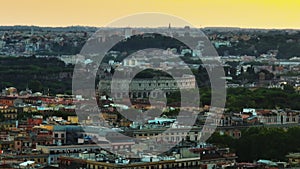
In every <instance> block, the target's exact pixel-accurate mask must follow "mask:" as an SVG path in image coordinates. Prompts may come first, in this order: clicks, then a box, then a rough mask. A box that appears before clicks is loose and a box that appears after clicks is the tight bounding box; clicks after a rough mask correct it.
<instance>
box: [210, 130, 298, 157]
mask: <svg viewBox="0 0 300 169" xmlns="http://www.w3.org/2000/svg"><path fill="white" fill-rule="evenodd" d="M299 137H300V127H293V128H289V129H287V130H285V129H283V128H275V127H274V128H267V127H261V128H259V127H250V128H248V129H245V130H243V131H242V137H241V138H240V139H234V138H231V137H229V136H227V135H219V134H218V133H215V134H213V135H212V137H210V138H209V140H208V142H210V143H214V144H216V145H220V146H228V147H230V148H231V149H233V150H235V151H236V153H237V155H238V157H239V161H248V162H252V161H253V160H259V159H270V160H281V161H283V160H286V158H285V156H286V155H287V154H288V153H290V152H299V151H300V142H299V140H298V138H299Z"/></svg>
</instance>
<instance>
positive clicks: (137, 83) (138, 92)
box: [99, 75, 196, 99]
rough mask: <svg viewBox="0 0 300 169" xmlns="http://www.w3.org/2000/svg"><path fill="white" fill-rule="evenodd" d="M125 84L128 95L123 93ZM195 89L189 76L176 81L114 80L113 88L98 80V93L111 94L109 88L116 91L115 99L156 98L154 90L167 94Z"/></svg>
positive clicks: (109, 83) (108, 82)
mask: <svg viewBox="0 0 300 169" xmlns="http://www.w3.org/2000/svg"><path fill="white" fill-rule="evenodd" d="M126 84H130V88H131V90H130V91H129V93H125V91H127V90H128V88H127V87H128V86H127V85H126ZM195 87H196V79H195V77H194V76H190V75H184V76H182V77H179V78H176V80H174V79H172V78H168V77H158V78H145V79H133V80H132V81H131V80H130V79H114V86H111V80H100V82H99V92H100V93H105V92H106V93H111V88H113V89H116V93H115V95H114V98H116V99H121V98H123V97H124V96H127V97H130V98H146V97H149V96H152V97H157V96H158V95H159V94H160V92H159V91H157V92H153V91H154V90H155V89H160V90H163V91H165V92H166V93H169V92H172V91H178V90H179V89H194V88H195ZM111 97H112V96H111Z"/></svg>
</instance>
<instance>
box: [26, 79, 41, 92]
mask: <svg viewBox="0 0 300 169" xmlns="http://www.w3.org/2000/svg"><path fill="white" fill-rule="evenodd" d="M28 87H29V88H30V89H31V90H32V91H34V92H40V91H42V89H43V85H42V83H41V82H40V81H38V80H31V81H30V82H29V83H28Z"/></svg>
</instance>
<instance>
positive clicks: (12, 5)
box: [0, 0, 300, 29]
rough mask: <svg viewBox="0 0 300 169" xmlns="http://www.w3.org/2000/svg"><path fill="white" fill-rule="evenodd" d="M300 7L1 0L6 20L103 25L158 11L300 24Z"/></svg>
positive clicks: (246, 24) (237, 0)
mask: <svg viewBox="0 0 300 169" xmlns="http://www.w3.org/2000/svg"><path fill="white" fill-rule="evenodd" d="M299 9H300V1H299V0H1V10H0V17H1V19H0V25H37V26H53V27H55V26H72V25H82V26H97V27H102V26H106V25H107V24H109V23H111V22H112V21H115V20H117V19H118V18H122V17H125V16H128V15H133V14H136V13H143V12H156V13H164V14H170V15H172V16H176V17H180V18H182V19H184V20H186V21H187V22H189V23H191V24H192V25H193V26H195V27H243V28H267V29H268V28H277V29H283V28H292V29H300V10H299ZM156 20H157V21H160V22H159V23H160V24H162V23H165V26H168V24H169V21H168V20H167V19H166V20H164V18H160V17H158V18H157V19H156ZM140 22H141V23H143V22H144V24H145V25H147V23H148V22H149V20H147V19H141V20H140ZM152 22H154V21H152ZM120 26H122V25H120ZM123 26H133V25H123ZM157 26H162V25H157Z"/></svg>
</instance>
